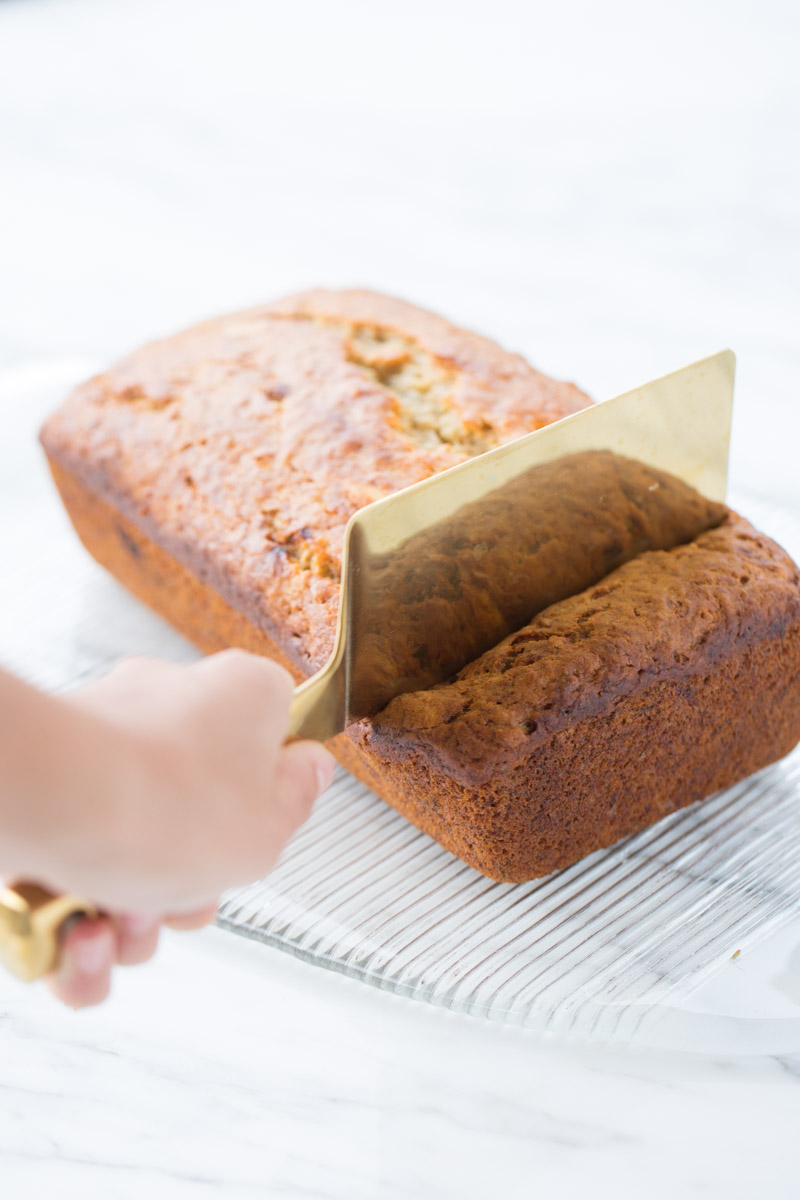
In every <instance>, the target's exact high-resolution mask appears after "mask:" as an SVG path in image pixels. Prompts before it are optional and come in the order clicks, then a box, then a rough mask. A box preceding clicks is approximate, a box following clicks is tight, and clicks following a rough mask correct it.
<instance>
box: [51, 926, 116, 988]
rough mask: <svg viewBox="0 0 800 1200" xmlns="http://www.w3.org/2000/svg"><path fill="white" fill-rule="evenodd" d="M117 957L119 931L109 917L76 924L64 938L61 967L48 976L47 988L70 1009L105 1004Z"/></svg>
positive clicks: (60, 960)
mask: <svg viewBox="0 0 800 1200" xmlns="http://www.w3.org/2000/svg"><path fill="white" fill-rule="evenodd" d="M116 956H117V938H116V932H115V930H114V925H113V923H112V921H111V920H110V919H109V918H108V917H98V918H97V919H96V920H89V919H86V918H84V919H82V920H80V921H76V922H75V923H74V924H73V925H72V926H71V927H70V928H69V929H68V930H67V932H66V934H65V935H64V937H63V939H62V943H61V956H60V959H59V963H58V967H57V968H56V970H55V971H54V972H53V973H52V974H51V975H49V976H48V978H47V983H48V986H49V988H50V990H51V991H52V992H53V994H54V995H55V996H57V997H58V999H59V1000H61V1001H62V1002H63V1003H64V1004H68V1005H69V1006H70V1008H88V1007H89V1006H90V1005H93V1004H102V1002H103V1001H104V1000H105V999H106V997H107V996H108V993H109V991H110V989H111V968H112V966H113V964H114V961H115V959H116Z"/></svg>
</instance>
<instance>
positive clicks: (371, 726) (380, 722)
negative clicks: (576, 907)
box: [42, 292, 800, 881]
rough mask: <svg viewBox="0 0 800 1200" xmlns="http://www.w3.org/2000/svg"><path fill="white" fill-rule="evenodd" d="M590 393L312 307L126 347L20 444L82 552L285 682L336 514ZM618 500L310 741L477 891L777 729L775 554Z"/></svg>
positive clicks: (296, 658) (347, 303)
mask: <svg viewBox="0 0 800 1200" xmlns="http://www.w3.org/2000/svg"><path fill="white" fill-rule="evenodd" d="M588 403H589V400H588V398H587V397H586V396H585V395H584V394H583V393H581V392H580V391H578V389H577V388H575V387H574V386H573V385H571V384H563V383H555V382H553V381H552V380H549V379H547V378H545V377H544V376H542V375H541V374H539V373H538V372H537V371H535V370H534V369H533V368H532V367H530V366H529V365H528V364H527V363H526V362H525V361H524V360H523V359H521V358H520V357H519V356H517V355H512V354H508V353H506V352H505V351H503V350H501V349H499V348H498V347H497V346H496V345H494V344H493V343H492V342H489V341H487V340H486V339H484V338H481V337H478V336H477V335H475V334H471V333H466V332H464V331H462V330H459V329H456V328H455V327H453V326H452V325H450V324H449V323H448V322H446V321H444V320H443V319H442V318H440V317H436V316H433V315H432V314H429V313H425V312H422V311H421V310H419V309H416V308H414V307H412V306H411V305H408V304H405V303H402V302H401V301H397V300H391V299H388V298H386V297H381V296H376V295H373V294H370V293H367V292H340V293H325V292H312V293H307V294H304V295H300V296H295V297H290V298H289V299H287V300H284V301H281V302H279V303H277V304H273V305H269V306H266V307H263V308H259V309H255V310H252V311H249V312H246V313H240V314H234V315H232V316H228V317H224V318H220V319H218V320H215V321H210V322H207V323H205V324H202V325H199V326H197V327H195V328H193V329H190V330H188V331H186V332H184V333H182V334H179V335H178V336H176V337H174V338H169V339H167V340H165V341H162V342H159V343H155V344H153V345H151V346H148V347H145V348H144V349H143V350H140V351H138V352H137V353H135V354H133V355H132V356H130V357H129V358H127V359H124V360H123V361H122V362H120V363H119V364H117V365H116V366H115V367H113V368H112V369H111V370H109V371H108V372H106V373H105V374H103V375H100V376H97V377H96V378H94V379H92V380H89V381H88V382H87V383H86V384H84V385H82V386H81V387H80V388H78V389H77V391H76V392H75V393H74V394H73V396H72V397H71V398H70V399H69V400H68V401H67V403H66V404H65V405H64V406H63V407H62V408H61V409H60V410H59V411H58V412H57V413H56V414H54V416H53V417H51V418H50V420H49V421H48V422H47V424H46V425H45V427H44V429H43V431H42V441H43V444H44V447H45V450H46V452H47V454H48V458H49V460H50V464H51V468H52V470H53V474H54V477H55V479H56V482H57V484H58V487H59V489H60V491H61V494H62V497H63V499H64V502H65V505H66V507H67V509H68V511H69V513H70V515H71V518H72V520H73V523H74V524H75V526H76V529H77V530H78V533H79V534H80V536H81V538H82V540H83V541H84V543H85V545H86V546H87V548H88V549H89V550H90V551H91V552H92V553H93V554H94V555H95V557H96V558H97V559H98V560H99V561H100V562H101V563H103V565H105V566H106V567H107V568H108V569H109V570H111V571H112V572H113V573H114V574H115V575H116V576H117V577H118V578H119V579H120V580H121V581H122V582H123V583H124V584H126V585H127V586H128V587H129V588H130V589H131V590H132V591H133V592H135V593H136V594H137V595H138V596H140V597H141V598H142V599H143V600H144V601H145V602H147V603H148V604H150V605H151V606H152V607H153V608H155V609H156V610H157V611H159V612H161V613H162V614H163V615H164V616H166V617H167V618H168V619H169V620H170V621H171V622H172V623H173V624H174V625H175V626H176V627H177V628H178V629H180V630H181V631H182V632H184V633H185V634H186V635H187V636H188V637H190V638H192V639H193V640H194V641H195V642H196V643H197V644H198V645H199V646H200V647H201V648H202V649H204V650H207V651H213V650H218V649H222V648H224V647H225V646H230V645H238V646H243V647H244V648H246V649H250V650H253V651H255V652H258V653H264V654H267V655H270V656H271V657H273V658H276V659H278V661H280V662H282V663H283V664H284V665H285V666H287V667H288V668H289V669H290V670H291V671H292V672H293V674H294V676H295V678H297V679H301V678H303V677H305V676H307V675H309V674H310V673H312V672H313V671H314V670H315V669H317V667H319V666H320V665H322V663H323V662H324V661H325V660H326V658H327V657H328V654H329V653H330V649H331V646H332V642H333V635H334V629H335V623H336V612H337V603H338V589H339V567H340V559H341V549H342V538H343V533H344V528H345V525H346V523H347V520H348V518H349V517H350V515H351V514H352V512H354V511H355V510H356V509H357V508H359V507H362V506H363V505H364V504H367V503H369V502H370V501H372V500H374V499H377V498H379V497H380V496H383V495H386V494H388V493H390V492H393V491H395V490H397V489H399V488H401V487H405V486H407V485H408V484H411V483H414V482H416V481H417V480H419V479H422V478H425V477H427V476H429V475H430V474H432V473H434V472H436V471H440V470H443V469H445V468H446V467H449V466H452V465H455V464H456V463H458V462H461V461H463V460H464V459H466V458H467V457H469V456H470V455H473V454H476V453H480V452H482V451H483V450H485V449H489V448H491V447H493V446H495V445H499V444H501V443H502V442H505V441H508V440H511V439H512V438H515V437H518V436H520V435H521V434H523V433H526V432H529V431H530V430H532V429H535V428H538V427H540V426H541V425H544V424H546V423H548V422H550V421H553V420H557V419H559V418H560V417H563V416H566V415H569V414H570V413H572V412H575V411H578V410H579V409H580V408H582V407H585V406H586V405H587V404H588ZM603 469H605V467H603ZM618 492H619V494H618V495H617V496H616V497H615V498H611V499H610V500H609V503H608V507H609V513H610V514H611V519H612V521H613V523H614V527H615V529H616V528H617V526H618V531H619V535H620V538H621V539H622V540H621V544H619V545H617V540H618V539H617V538H616V535H615V539H614V558H613V563H614V564H616V563H618V562H623V563H624V562H625V560H626V559H630V560H631V561H628V562H627V565H623V566H620V567H619V568H618V569H617V570H615V571H613V572H612V573H611V574H607V575H605V578H603V579H602V581H601V582H600V583H598V584H596V585H593V586H592V587H589V588H588V589H586V590H584V591H582V592H580V593H579V594H577V595H574V596H567V598H560V599H557V601H556V603H554V604H552V605H551V606H550V607H549V608H547V609H545V611H543V612H541V613H539V615H538V616H537V617H535V618H534V620H533V621H532V622H531V623H530V624H528V625H526V626H525V627H524V628H522V629H520V630H519V632H517V633H515V634H512V635H511V637H510V638H507V639H505V640H504V641H503V642H501V644H500V645H498V646H497V647H495V648H493V649H491V650H489V651H488V652H487V653H485V654H484V655H482V656H481V657H480V658H479V659H477V660H476V661H475V662H474V663H472V664H471V665H470V666H468V667H467V668H466V669H465V670H464V671H462V672H461V674H460V675H459V676H458V677H457V679H455V680H454V681H453V682H452V683H449V684H444V685H440V686H439V687H435V688H432V689H429V690H427V691H423V692H418V693H415V694H413V695H406V696H400V697H398V698H397V699H396V700H394V701H393V702H392V703H391V704H390V705H389V706H388V708H387V709H386V710H385V711H384V712H383V713H381V714H380V715H379V716H378V717H377V718H375V719H374V720H373V721H371V722H370V721H364V722H361V723H359V724H358V725H356V726H354V727H352V728H351V729H350V730H349V731H348V732H347V733H346V734H344V735H342V736H341V737H339V738H336V739H335V740H334V742H333V743H332V746H331V748H332V749H333V751H334V753H335V754H337V756H338V757H339V759H340V761H342V762H343V763H344V765H346V766H347V767H349V768H350V769H351V770H352V771H353V772H354V773H355V774H356V775H358V776H359V777H360V778H361V779H363V780H364V781H365V782H366V783H367V784H368V785H369V786H370V787H371V788H373V790H375V791H376V792H378V794H380V795H382V796H383V797H384V798H385V799H386V800H388V801H389V802H390V803H391V804H393V805H395V807H397V808H398V809H400V810H401V811H402V812H404V813H405V814H406V815H407V816H408V817H409V818H410V819H411V820H412V821H414V822H415V823H416V824H417V825H419V826H420V827H421V828H422V829H424V830H426V831H427V832H428V833H430V834H431V835H432V836H434V837H435V838H437V839H438V840H439V841H440V842H441V843H442V844H443V845H444V846H446V847H447V848H448V849H450V850H452V851H453V852H454V853H456V854H458V855H459V856H460V857H462V858H463V859H464V860H465V861H466V862H468V863H470V864H472V865H473V866H475V867H477V868H478V869H479V870H480V871H482V872H484V873H485V874H487V875H489V876H491V877H492V878H495V879H503V880H510V881H517V880H522V879H529V878H533V877H535V876H537V875H541V874H546V873H548V872H549V871H552V870H554V869H556V868H558V867H563V866H565V865H567V864H568V863H570V862H573V861H575V860H576V859H578V858H580V857H582V856H583V855H585V854H587V853H589V852H591V851H592V850H595V849H598V848H599V847H601V846H605V845H609V844H611V843H612V842H614V841H616V840H618V839H619V838H621V837H623V836H625V835H627V834H629V833H632V832H634V831H635V830H637V829H639V828H642V827H643V826H645V825H647V824H649V823H651V822H652V821H655V820H657V819H659V818H660V817H661V816H663V815H665V814H666V813H667V812H671V811H673V810H674V809H676V808H678V807H679V806H681V805H682V804H687V803H690V802H692V801H694V800H697V799H700V798H701V797H703V796H705V795H708V794H709V793H710V792H711V791H714V790H716V789H717V788H719V787H722V786H725V785H727V784H730V783H732V782H734V781H735V780H736V779H739V778H742V777H743V776H744V775H746V774H749V773H750V772H752V771H754V770H756V769H758V768H759V767H761V766H764V765H766V764H767V763H768V762H771V761H773V760H774V759H775V758H778V757H780V756H781V755H783V754H785V753H787V752H788V750H789V749H791V747H792V746H793V745H794V744H795V742H796V741H797V740H798V739H799V738H800V583H799V582H798V573H797V569H796V568H795V567H794V564H793V563H792V562H791V560H790V559H789V558H788V556H786V555H785V553H784V552H783V551H781V550H780V548H779V547H777V546H775V545H774V543H772V542H770V541H769V540H768V539H766V538H763V537H761V536H760V535H758V534H756V533H755V531H753V530H752V529H751V528H750V527H749V526H748V525H747V524H746V523H745V522H743V521H741V520H740V519H739V518H736V517H733V516H725V514H724V511H723V510H722V509H720V507H719V506H715V505H710V504H708V503H707V502H705V501H703V500H702V498H700V497H698V496H697V494H696V493H693V492H692V491H691V489H684V493H682V492H680V491H678V492H676V501H675V502H676V505H677V508H676V513H677V515H678V517H679V519H677V521H670V522H666V523H665V524H663V527H662V525H659V524H658V523H657V522H656V523H655V525H657V526H658V532H657V533H656V534H655V535H653V534H652V530H650V526H653V524H654V523H653V522H649V524H648V530H649V531H650V532H649V533H648V539H647V540H645V542H642V538H641V530H642V525H643V521H644V516H643V513H642V506H641V504H640V503H639V501H638V500H636V499H635V498H632V497H631V496H630V495H627V494H626V493H625V489H624V488H618ZM720 522H721V523H720ZM645 523H647V522H645ZM712 526H716V528H711V527H712ZM702 530H707V532H701V531H702ZM550 537H551V539H556V542H557V531H556V530H555V529H554V530H552V531H550ZM680 542H683V543H684V544H682V545H680V544H678V543H680ZM554 544H555V543H554ZM644 546H653V547H654V549H653V550H652V551H648V550H646V549H645V550H644V552H643V547H644ZM631 556H635V557H631ZM607 565H611V560H609V561H608V564H607ZM600 573H602V572H600Z"/></svg>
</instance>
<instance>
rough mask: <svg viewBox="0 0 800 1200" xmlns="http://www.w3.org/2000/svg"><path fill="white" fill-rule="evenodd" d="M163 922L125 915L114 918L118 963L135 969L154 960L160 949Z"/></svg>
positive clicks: (146, 917) (147, 917) (155, 918)
mask: <svg viewBox="0 0 800 1200" xmlns="http://www.w3.org/2000/svg"><path fill="white" fill-rule="evenodd" d="M160 925H161V922H160V921H159V920H158V918H157V917H151V916H149V915H148V916H142V915H140V914H139V913H125V914H123V915H122V916H118V917H115V918H114V926H115V929H116V934H117V962H118V963H119V965H120V966H121V967H133V966H136V965H138V964H139V963H143V962H147V960H148V959H149V958H152V957H153V955H154V954H155V952H156V949H157V947H158V933H159V928H160Z"/></svg>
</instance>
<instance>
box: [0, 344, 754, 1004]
mask: <svg viewBox="0 0 800 1200" xmlns="http://www.w3.org/2000/svg"><path fill="white" fill-rule="evenodd" d="M734 370H735V359H734V356H733V354H732V353H731V351H729V350H724V351H721V352H720V353H719V354H715V355H713V356H712V357H710V358H706V359H703V360H701V361H700V362H697V363H693V364H692V365H690V366H688V367H684V368H683V369H682V370H680V371H676V372H674V373H673V374H670V375H666V376H664V377H662V378H660V379H657V380H655V381H653V382H652V383H648V384H646V385H645V386H644V387H641V388H637V389H636V390H634V391H631V392H626V393H625V394H623V395H621V396H617V397H616V398H615V399H613V400H608V401H606V402H605V403H602V404H598V405H595V406H593V407H591V408H588V409H585V410H584V411H582V412H579V413H575V414H574V415H573V416H570V417H566V418H564V419H563V420H561V421H557V422H555V423H554V424H552V425H548V426H546V427H545V428H543V429H539V430H536V431H535V432H534V433H531V434H528V435H526V436H525V437H522V438H518V439H517V440H515V441H513V442H510V443H508V444H507V445H505V446H500V447H498V448H497V449H495V450H490V451H488V452H487V453H485V454H482V455H479V456H478V457H476V458H473V459H471V460H470V461H468V462H465V463H462V464H461V465H459V466H457V467H453V468H451V469H450V470H448V471H444V472H442V473H441V474H439V475H435V476H433V477H432V478H430V479H426V480H423V481H422V482H421V483H417V484H414V485H413V486H412V487H409V488H406V489H404V490H403V491H401V492H398V493H396V494H395V495H392V496H388V497H386V498H385V499H383V500H378V501H376V502H375V503H374V504H371V505H369V506H368V507H366V508H363V509H361V510H360V511H359V512H357V513H356V514H355V515H354V516H353V517H352V518H351V520H350V522H349V524H348V526H347V530H346V533H345V540H344V554H343V561H342V589H341V599H340V606H339V618H338V626H337V633H336V640H335V646H334V650H333V653H332V655H331V658H330V660H329V661H328V663H327V664H326V665H325V666H324V667H323V668H322V670H320V671H319V672H318V673H317V674H316V675H314V676H313V677H312V678H311V679H309V680H307V682H305V683H303V684H301V685H300V686H299V687H298V688H297V689H296V691H295V695H294V700H293V704H292V712H291V724H290V736H292V737H309V738H314V739H316V740H318V741H327V740H328V739H330V738H332V737H334V736H335V735H336V734H338V733H341V732H342V731H343V730H344V729H345V728H346V727H347V726H348V725H349V724H351V723H352V722H353V721H355V720H358V719H360V718H363V717H369V716H374V715H375V714H377V713H378V712H380V711H381V710H382V709H383V708H384V707H385V706H386V704H387V703H388V702H389V701H390V700H391V699H392V698H393V697H394V696H396V695H399V694H401V693H403V692H407V691H415V690H418V689H420V688H424V687H430V686H432V685H434V684H436V683H438V682H441V681H442V680H444V679H446V678H448V677H450V676H452V675H453V674H455V673H456V672H457V671H458V670H460V668H461V667H463V666H465V665H466V664H467V663H468V662H470V661H472V660H473V659H474V658H476V657H477V656H478V655H480V654H481V653H483V651H485V650H487V649H488V648H489V647H491V646H493V645H496V644H497V642H499V641H501V640H502V638H503V637H505V636H506V635H507V634H509V633H511V632H513V631H514V630H515V629H518V628H520V627H521V626H522V625H524V624H526V623H527V622H528V621H529V620H530V619H531V618H532V617H533V616H534V615H535V613H536V612H539V611H541V610H542V609H543V608H545V607H547V606H548V605H549V604H552V603H554V602H555V601H557V600H559V599H563V598H565V597H566V596H567V595H571V594H574V593H576V592H579V591H582V590H583V589H584V588H586V587H589V586H591V585H592V584H593V583H594V582H596V581H598V580H599V579H600V578H602V576H603V575H604V574H607V573H608V572H609V571H610V570H613V569H614V567H616V566H618V565H620V563H621V562H623V561H625V560H626V559H627V558H630V557H633V555H634V554H637V553H640V552H642V551H645V550H648V549H651V548H652V547H653V546H654V545H658V544H660V543H659V540H658V539H659V537H661V536H662V535H664V533H665V530H666V536H667V538H668V539H669V538H672V544H677V543H678V542H680V541H688V540H690V539H691V538H692V537H694V536H696V535H697V533H699V532H701V530H702V529H703V528H707V527H708V526H709V525H711V524H714V523H715V521H716V520H719V519H721V514H722V510H721V509H719V507H718V504H719V503H720V502H723V501H724V499H725V492H726V484H727V471H728V447H729V439H730V428H731V410H732V401H733V382H734ZM612 492H614V493H617V492H620V493H622V494H624V496H625V497H626V499H627V500H628V501H629V508H630V519H629V520H628V522H627V524H626V527H625V529H624V530H620V528H619V527H618V525H617V524H615V522H614V520H613V519H612V516H613V513H612V505H611V504H610V495H611V494H612ZM709 501H710V502H713V503H711V504H709V503H708V502H709ZM715 514H716V515H715ZM671 522H672V524H671ZM673 525H674V528H673ZM94 911H95V909H94V906H93V905H91V904H88V903H87V902H85V901H82V900H80V899H79V898H77V897H53V896H51V895H50V894H49V893H47V892H45V891H44V890H43V889H41V888H35V887H33V886H32V885H28V884H20V885H16V886H12V887H9V888H7V889H6V890H5V891H4V892H3V893H2V894H0V961H2V962H3V963H4V964H5V965H6V966H7V967H8V968H9V969H10V970H11V971H12V972H14V973H15V974H16V975H18V976H19V977H20V978H22V979H26V980H29V979H34V978H37V977H38V976H40V975H43V974H46V973H47V972H48V971H49V970H52V968H53V966H54V965H55V963H56V962H57V959H58V931H59V928H60V927H62V925H63V922H64V921H65V919H66V918H67V917H69V916H71V915H75V914H84V915H85V914H92V913H94Z"/></svg>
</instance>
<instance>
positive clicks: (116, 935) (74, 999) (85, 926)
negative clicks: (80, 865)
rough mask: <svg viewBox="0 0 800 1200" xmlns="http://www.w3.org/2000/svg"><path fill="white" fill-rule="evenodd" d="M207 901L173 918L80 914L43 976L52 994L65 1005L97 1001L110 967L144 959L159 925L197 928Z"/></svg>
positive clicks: (207, 915)
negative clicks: (55, 961)
mask: <svg viewBox="0 0 800 1200" xmlns="http://www.w3.org/2000/svg"><path fill="white" fill-rule="evenodd" d="M215 912H216V906H215V905H211V906H209V907H208V908H206V909H200V910H198V911H197V912H194V913H186V914H184V915H183V916H179V917H165V918H164V920H163V921H159V920H158V919H157V918H154V917H142V916H135V915H130V914H125V915H123V916H116V917H108V916H101V917H96V918H92V919H91V920H90V919H88V918H82V919H80V920H78V921H75V922H74V923H73V924H71V925H70V927H69V928H68V930H67V931H66V933H65V934H64V935H63V937H62V938H61V946H60V953H59V960H58V967H57V968H56V970H55V971H53V972H52V973H51V974H50V975H48V976H47V977H46V982H47V985H48V987H49V988H50V991H51V992H52V993H53V995H54V996H55V997H56V998H57V999H58V1000H60V1001H61V1002H62V1003H63V1004H67V1005H69V1007H70V1008H89V1007H91V1006H92V1005H95V1004H101V1003H102V1002H103V1001H104V1000H106V999H107V998H108V994H109V992H110V991H111V976H112V971H113V968H114V967H115V966H122V967H130V966H135V965H137V964H139V963H144V962H147V961H148V959H150V958H152V957H153V955H154V954H155V952H156V949H157V946H158V939H159V934H160V932H161V928H162V926H163V925H167V926H169V927H171V928H172V929H179V930H185V931H188V930H195V929H202V928H203V926H205V925H208V924H210V923H211V921H213V919H214V914H215Z"/></svg>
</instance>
